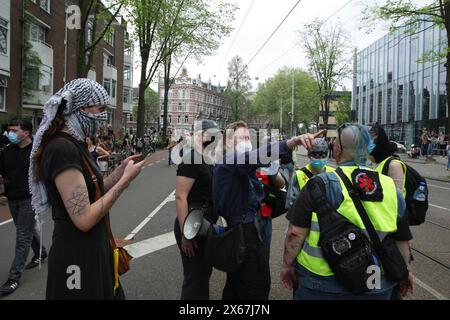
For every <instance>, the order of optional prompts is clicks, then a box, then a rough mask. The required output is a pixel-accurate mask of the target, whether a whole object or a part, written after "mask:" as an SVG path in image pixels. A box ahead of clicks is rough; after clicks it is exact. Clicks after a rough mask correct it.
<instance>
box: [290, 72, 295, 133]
mask: <svg viewBox="0 0 450 320" xmlns="http://www.w3.org/2000/svg"><path fill="white" fill-rule="evenodd" d="M294 134H295V132H294V73H292V107H291V137H292V136H293V135H294Z"/></svg>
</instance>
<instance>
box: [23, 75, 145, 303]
mask: <svg viewBox="0 0 450 320" xmlns="http://www.w3.org/2000/svg"><path fill="white" fill-rule="evenodd" d="M108 104H109V97H108V94H107V92H106V90H105V89H104V88H103V86H101V85H100V84H99V83H97V82H95V81H93V80H90V79H75V80H72V81H70V82H68V83H67V84H66V85H65V86H64V87H63V88H62V89H61V90H59V91H58V92H57V93H56V94H55V95H54V96H53V97H51V98H50V100H49V101H48V102H47V103H46V104H45V106H44V118H43V121H42V123H41V125H40V127H39V129H38V130H37V132H36V135H35V139H34V142H33V149H32V151H31V161H30V169H29V175H30V179H29V182H30V189H31V194H32V201H31V204H32V206H33V209H34V211H35V212H36V214H37V215H38V217H39V220H41V219H42V214H43V213H44V212H46V211H47V210H48V209H50V208H52V217H53V220H54V222H55V224H54V226H55V227H54V232H53V237H52V247H51V250H50V253H49V258H48V277H47V292H46V298H47V299H68V300H69V299H70V300H72V299H83V300H84V299H86V300H87V299H89V300H90V299H95V300H104V299H111V300H112V299H124V298H125V296H124V293H123V290H122V287H121V285H120V283H119V280H118V272H117V268H116V267H117V258H116V256H115V255H113V250H112V245H111V243H112V240H111V239H110V236H109V234H110V225H109V210H110V209H111V207H112V206H113V204H114V203H115V202H116V201H117V199H118V198H119V196H120V195H121V194H122V192H123V191H124V190H125V189H126V188H127V187H128V186H129V185H130V183H131V181H133V180H134V179H135V178H136V176H137V175H138V174H139V173H140V171H141V169H142V167H143V165H144V161H142V162H139V163H135V161H136V160H137V159H138V158H139V157H140V155H136V156H132V157H129V158H127V159H126V160H125V161H124V162H123V163H122V164H121V165H120V166H119V167H118V168H117V169H116V170H115V171H114V172H113V173H112V174H111V175H109V176H108V177H106V178H103V177H102V175H101V173H100V171H99V170H98V167H97V165H96V164H95V161H94V159H93V158H92V156H91V155H90V153H89V150H88V148H87V145H86V143H85V139H86V137H88V136H95V135H96V134H97V131H98V129H99V128H100V125H101V124H102V122H104V121H105V120H106V119H107V114H106V106H107V105H108ZM74 272H75V273H76V274H77V275H78V277H79V281H78V284H77V283H75V284H71V283H72V282H73V281H71V280H70V279H68V277H71V276H73V275H74ZM68 284H69V285H68Z"/></svg>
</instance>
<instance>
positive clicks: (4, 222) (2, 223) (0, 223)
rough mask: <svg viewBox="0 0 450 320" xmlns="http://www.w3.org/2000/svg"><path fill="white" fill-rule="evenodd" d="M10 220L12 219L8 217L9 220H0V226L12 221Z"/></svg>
mask: <svg viewBox="0 0 450 320" xmlns="http://www.w3.org/2000/svg"><path fill="white" fill-rule="evenodd" d="M12 221H13V219H9V220H6V221H3V222H0V226H3V225H5V224H7V223H10V222H12Z"/></svg>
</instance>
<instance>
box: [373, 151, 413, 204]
mask: <svg viewBox="0 0 450 320" xmlns="http://www.w3.org/2000/svg"><path fill="white" fill-rule="evenodd" d="M390 158H391V157H387V158H386V159H384V160H383V161H381V162H380V163H379V164H378V166H377V167H376V168H375V170H376V171H378V172H379V173H380V174H383V169H384V167H385V165H386V162H387V161H388V160H389V159H390ZM392 161H397V162H398V163H400V164H401V165H402V168H403V188H402V190H401V191H402V195H403V198H404V199H406V187H405V185H406V165H405V164H404V163H403V162H402V161H400V160H397V159H392ZM387 172H389V169H388V171H387Z"/></svg>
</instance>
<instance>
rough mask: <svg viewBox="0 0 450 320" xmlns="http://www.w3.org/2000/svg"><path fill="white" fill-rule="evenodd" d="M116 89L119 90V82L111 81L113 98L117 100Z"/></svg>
mask: <svg viewBox="0 0 450 320" xmlns="http://www.w3.org/2000/svg"><path fill="white" fill-rule="evenodd" d="M116 88H117V81H116V80H114V79H111V91H112V92H111V98H113V99H115V98H116Z"/></svg>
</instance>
